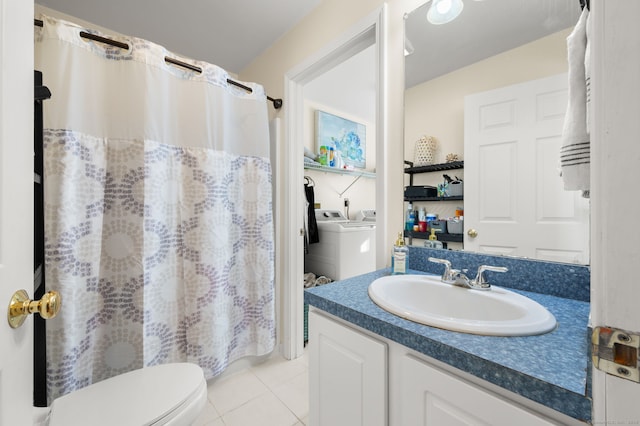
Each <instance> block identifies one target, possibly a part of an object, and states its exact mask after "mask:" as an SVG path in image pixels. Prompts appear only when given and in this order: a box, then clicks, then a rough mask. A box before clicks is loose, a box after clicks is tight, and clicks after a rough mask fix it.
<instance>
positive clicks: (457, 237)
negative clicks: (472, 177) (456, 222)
mask: <svg viewBox="0 0 640 426" xmlns="http://www.w3.org/2000/svg"><path fill="white" fill-rule="evenodd" d="M405 164H406V165H408V166H409V167H405V169H404V172H405V173H406V174H408V175H409V185H410V186H412V185H413V178H414V175H416V174H422V173H433V172H447V171H450V170H458V169H463V168H464V161H453V162H450V163H442V164H430V165H428V166H417V167H414V166H413V163H412V162H410V161H405ZM462 200H464V195H456V196H452V197H404V201H406V202H411V203H415V202H450V201H462ZM414 207H415V204H414ZM405 210H406V209H405ZM404 235H405V237H409V238H410V241H411V239H413V238H420V239H424V240H426V239H428V238H429V232H416V231H407V230H405V232H404ZM438 240H439V241H442V242H445V243H446V242H455V243H462V242H463V240H464V238H463V235H462V234H448V233H447V234H438Z"/></svg>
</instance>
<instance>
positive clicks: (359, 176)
mask: <svg viewBox="0 0 640 426" xmlns="http://www.w3.org/2000/svg"><path fill="white" fill-rule="evenodd" d="M361 177H362V175H358V176H357V177H356V178H355V179H354V180H353V182H351V184H350V185H349V186H347V187H346V188H345V189H344V191H342V192H339V193H338V196H339V197H340V198H342V195H343V194H344V193H345V192H347V191H348V190H349V188H351V187H352V186H353V185H354V184H355V183H356V182H357V181H358V180H360V178H361Z"/></svg>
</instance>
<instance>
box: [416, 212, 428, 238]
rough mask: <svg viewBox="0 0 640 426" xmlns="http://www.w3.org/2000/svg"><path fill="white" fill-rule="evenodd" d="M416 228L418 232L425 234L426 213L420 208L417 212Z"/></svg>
mask: <svg viewBox="0 0 640 426" xmlns="http://www.w3.org/2000/svg"><path fill="white" fill-rule="evenodd" d="M418 227H419V231H420V232H427V212H426V211H425V210H424V207H420V210H419V212H418Z"/></svg>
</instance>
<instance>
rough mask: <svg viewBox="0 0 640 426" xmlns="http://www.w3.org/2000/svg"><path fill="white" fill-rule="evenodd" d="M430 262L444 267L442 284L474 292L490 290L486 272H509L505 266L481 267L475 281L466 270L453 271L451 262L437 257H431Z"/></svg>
mask: <svg viewBox="0 0 640 426" xmlns="http://www.w3.org/2000/svg"><path fill="white" fill-rule="evenodd" d="M429 262H433V263H440V264H442V265H444V272H443V274H442V278H441V280H442V282H443V283H446V284H452V285H457V286H460V287H465V288H472V289H474V290H490V289H491V284H489V282H487V280H486V278H485V277H484V274H483V272H484V271H492V272H507V271H508V270H509V269H507V268H505V267H503V266H489V265H481V266H480V267H479V268H478V273H477V274H476V277H475V278H474V279H469V277H467V275H466V272H467V270H466V269H463V270H462V271H460V270H459V269H452V268H451V262H449V261H448V260H446V259H438V258H435V257H430V258H429Z"/></svg>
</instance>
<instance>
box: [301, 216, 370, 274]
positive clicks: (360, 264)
mask: <svg viewBox="0 0 640 426" xmlns="http://www.w3.org/2000/svg"><path fill="white" fill-rule="evenodd" d="M315 215H316V222H317V223H318V234H319V237H320V242H318V243H315V244H309V253H308V254H307V255H306V256H305V262H304V266H305V268H304V269H305V272H313V273H314V274H316V276H321V275H324V276H326V277H328V278H331V279H333V280H334V281H338V280H344V279H346V278H350V277H354V276H356V275H361V274H365V273H367V272H372V271H375V269H376V244H375V239H376V224H375V222H369V221H350V220H349V219H347V217H345V216H344V214H342V212H340V211H339V210H326V209H316V210H315Z"/></svg>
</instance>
